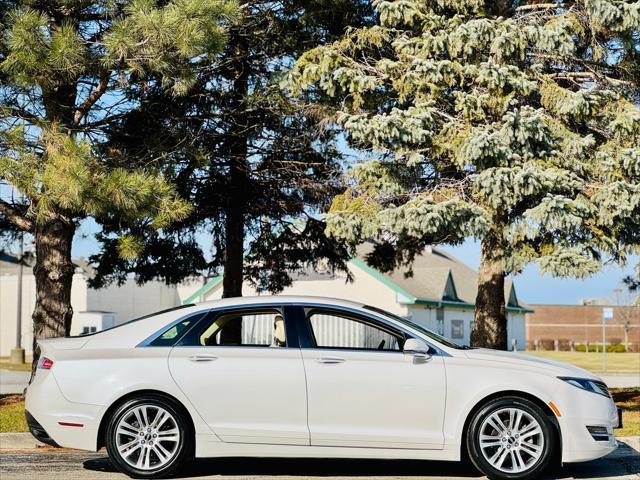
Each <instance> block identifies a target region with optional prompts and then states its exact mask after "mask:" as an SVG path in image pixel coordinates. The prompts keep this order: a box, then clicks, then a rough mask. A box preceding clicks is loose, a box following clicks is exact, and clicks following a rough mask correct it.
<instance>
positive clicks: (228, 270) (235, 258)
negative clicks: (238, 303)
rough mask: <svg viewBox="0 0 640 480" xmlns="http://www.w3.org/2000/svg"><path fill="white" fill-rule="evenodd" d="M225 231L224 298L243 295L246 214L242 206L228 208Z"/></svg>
mask: <svg viewBox="0 0 640 480" xmlns="http://www.w3.org/2000/svg"><path fill="white" fill-rule="evenodd" d="M225 233H226V235H225V237H226V239H225V249H224V276H223V278H222V298H230V297H241V296H242V281H243V278H244V269H243V261H244V215H243V213H242V210H241V208H240V206H238V207H237V208H234V207H233V206H231V207H230V208H228V209H227V215H226V219H225Z"/></svg>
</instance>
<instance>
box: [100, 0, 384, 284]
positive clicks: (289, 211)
mask: <svg viewBox="0 0 640 480" xmlns="http://www.w3.org/2000/svg"><path fill="white" fill-rule="evenodd" d="M243 12H244V17H243V19H242V21H241V22H240V23H239V24H237V25H235V26H234V27H233V28H232V29H231V30H230V32H229V35H228V39H227V43H226V47H225V50H224V53H223V56H222V59H221V60H220V61H219V62H218V63H217V64H216V65H213V66H212V67H211V68H210V69H208V70H206V71H202V72H201V73H200V74H199V75H198V77H197V81H196V83H195V85H194V86H193V87H192V88H191V90H190V91H189V93H188V94H187V95H185V96H183V97H181V98H180V99H179V100H177V101H173V102H168V101H166V100H165V98H164V96H163V94H162V92H155V91H149V92H148V95H147V96H146V100H145V103H144V105H142V107H141V108H140V109H139V110H138V111H136V112H132V114H131V115H130V116H129V117H128V118H125V119H123V121H122V122H121V124H120V125H119V126H120V129H119V130H114V131H113V132H111V134H110V137H111V139H112V143H111V145H112V147H113V148H116V149H119V150H122V151H125V152H127V155H128V156H130V157H143V158H144V157H146V156H160V155H162V156H164V158H165V162H166V165H167V169H166V171H165V173H166V175H167V176H168V177H170V178H172V181H173V183H174V184H175V185H176V187H177V188H178V190H179V191H180V193H181V195H182V196H184V198H187V199H189V201H190V202H191V203H192V204H193V205H194V209H193V211H192V213H191V215H190V216H189V217H188V218H187V219H185V220H184V221H182V222H180V223H178V224H176V225H175V226H174V227H173V228H171V229H166V230H163V231H162V232H158V233H157V234H154V235H148V236H145V237H144V241H143V242H142V243H141V244H140V246H141V249H142V250H141V251H142V254H141V255H140V256H139V257H138V258H137V259H135V260H132V261H123V260H122V259H119V258H118V256H117V255H115V251H116V248H117V244H116V243H115V240H114V235H117V234H118V233H119V232H120V231H121V229H122V228H123V225H122V224H115V223H114V224H113V225H112V229H111V230H110V231H105V232H104V234H103V235H101V241H102V244H103V249H102V252H101V253H100V255H97V256H96V257H93V260H94V261H95V262H97V264H98V267H97V272H98V275H97V276H96V278H95V282H94V284H95V285H97V286H101V285H104V284H105V283H107V282H110V281H114V280H116V281H121V280H123V279H124V278H126V275H127V274H128V273H130V272H134V273H135V275H136V278H137V279H138V280H139V281H140V282H144V281H147V280H150V279H153V278H156V277H162V278H164V279H165V280H166V281H168V282H172V283H175V282H178V281H180V280H182V279H183V278H185V277H189V276H192V275H193V274H194V273H195V272H205V273H209V274H214V273H219V272H221V271H222V272H224V277H223V296H224V297H233V296H240V295H242V284H243V281H244V280H249V281H250V282H252V283H253V284H255V285H257V286H258V287H259V288H261V289H264V290H268V291H271V292H277V291H280V290H282V289H283V288H284V287H286V286H287V285H289V284H290V283H291V277H290V274H291V272H292V271H296V270H300V269H303V268H306V267H312V266H314V265H315V264H316V263H317V262H318V261H321V260H322V261H327V262H328V263H329V264H330V265H332V266H333V267H334V268H336V269H345V268H346V261H347V260H348V258H349V255H348V251H347V250H346V248H345V247H344V246H342V245H341V244H340V243H338V242H335V241H332V240H330V239H328V238H327V237H326V236H325V235H324V229H325V224H324V222H322V221H321V220H319V219H318V218H317V215H316V213H317V212H319V211H321V210H324V209H325V208H328V206H329V204H330V198H331V197H332V195H333V194H334V193H337V192H339V170H340V164H339V161H340V159H341V157H340V154H339V152H338V151H337V148H336V145H335V139H334V136H333V135H332V132H331V131H328V132H327V131H322V130H320V129H318V128H317V123H318V122H317V119H316V118H314V115H315V112H313V111H305V110H302V109H300V108H299V107H298V105H296V104H295V103H293V102H292V100H291V99H290V98H289V97H287V96H286V95H284V93H283V92H282V90H281V89H280V88H279V86H278V82H279V78H280V77H281V75H282V72H283V71H285V69H287V68H289V67H290V66H291V62H292V59H293V58H295V57H297V56H298V55H299V54H301V53H302V52H303V51H305V50H306V49H308V48H311V47H313V46H317V45H319V44H323V43H326V42H328V41H331V40H334V39H336V38H339V36H340V35H342V34H343V33H344V31H345V28H346V27H347V26H350V25H351V26H362V25H363V24H365V22H370V21H371V18H372V17H371V10H370V7H369V6H368V4H367V2H365V1H361V0H350V1H342V0H340V1H336V0H311V1H303V2H292V1H285V2H280V3H279V4H274V3H273V2H268V1H254V2H245V3H244V4H243ZM141 119H144V120H143V123H142V124H141V121H140V120H141ZM141 125H142V126H141ZM158 129H162V130H163V131H164V132H165V135H164V137H163V139H162V141H158V142H156V141H154V139H155V134H154V132H156V131H157V130H158ZM129 233H130V234H131V235H133V236H137V237H141V236H140V235H139V234H138V233H137V232H135V231H134V230H131V229H129ZM203 238H207V239H208V238H210V239H211V245H203ZM208 251H210V252H211V256H209V255H208Z"/></svg>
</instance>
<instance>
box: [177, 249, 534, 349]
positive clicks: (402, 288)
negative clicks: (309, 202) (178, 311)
mask: <svg viewBox="0 0 640 480" xmlns="http://www.w3.org/2000/svg"><path fill="white" fill-rule="evenodd" d="M367 248H370V247H367V246H363V247H362V248H360V249H359V251H358V256H357V257H356V258H353V259H352V260H351V261H350V262H349V271H350V273H351V274H352V276H353V278H354V281H353V282H350V283H348V282H346V275H345V274H344V273H337V272H333V271H330V270H325V271H324V272H315V271H308V272H303V273H301V274H297V275H296V276H295V277H294V279H293V284H292V285H291V286H290V287H288V288H286V289H285V290H284V291H283V292H282V293H283V294H287V295H318V296H326V297H337V298H346V299H350V300H354V301H358V302H362V303H364V304H368V305H373V306H376V307H380V308H383V309H385V310H387V311H389V312H392V313H395V314H397V315H401V316H405V317H407V318H410V319H411V320H413V321H414V322H417V323H419V324H420V325H423V326H425V327H427V328H429V329H431V330H433V331H435V332H437V333H440V334H441V335H444V336H446V337H448V338H450V339H452V340H454V341H456V342H458V343H461V344H464V345H468V344H469V337H470V333H471V325H472V322H473V316H474V310H475V298H476V292H477V288H478V287H477V276H478V274H477V272H476V271H475V270H473V269H471V268H469V267H468V266H466V265H464V264H463V263H461V262H460V261H459V260H457V259H456V258H454V257H453V256H452V255H450V254H448V253H447V252H445V251H443V250H441V249H439V248H435V247H434V248H429V249H427V250H425V252H424V253H423V254H422V255H420V256H418V257H416V259H415V262H414V264H413V276H411V277H409V278H407V277H406V276H405V272H404V270H403V269H398V270H396V271H394V272H391V273H389V274H385V273H380V272H378V271H377V270H375V269H373V268H371V267H369V266H368V265H367V264H366V263H365V262H364V260H363V258H364V255H365V254H366V252H367ZM184 290H185V291H188V290H187V289H186V288H185V289H184ZM243 293H244V295H247V296H248V295H259V294H260V292H258V291H256V289H255V288H254V287H252V286H251V285H249V284H248V283H246V282H245V284H244V285H243ZM504 293H505V301H506V304H507V308H506V310H507V322H508V323H507V327H508V328H507V330H508V332H507V334H508V346H509V348H511V345H512V341H513V340H515V341H516V345H517V347H516V348H517V349H524V348H525V345H526V338H525V313H527V312H532V310H530V309H528V308H527V307H526V306H523V305H522V304H520V303H519V301H518V297H517V295H516V291H515V287H514V285H513V283H512V282H511V280H509V279H507V280H506V282H505V292H504ZM221 296H222V277H221V276H219V277H215V278H213V279H211V280H209V281H208V282H207V283H206V284H205V285H204V286H202V287H201V288H199V289H196V288H195V287H194V288H193V290H192V291H191V293H190V294H189V295H188V296H186V297H185V298H184V300H183V302H184V303H189V302H198V301H205V300H215V299H219V298H221Z"/></svg>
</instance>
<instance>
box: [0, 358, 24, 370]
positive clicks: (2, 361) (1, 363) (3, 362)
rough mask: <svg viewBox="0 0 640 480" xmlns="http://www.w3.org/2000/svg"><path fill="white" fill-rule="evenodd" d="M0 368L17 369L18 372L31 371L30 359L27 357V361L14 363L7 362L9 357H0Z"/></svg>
mask: <svg viewBox="0 0 640 480" xmlns="http://www.w3.org/2000/svg"><path fill="white" fill-rule="evenodd" d="M0 369H4V370H17V371H20V372H30V371H31V359H30V358H28V359H27V363H22V364H14V363H9V357H0Z"/></svg>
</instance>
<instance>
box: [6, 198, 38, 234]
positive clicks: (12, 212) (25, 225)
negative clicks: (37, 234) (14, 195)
mask: <svg viewBox="0 0 640 480" xmlns="http://www.w3.org/2000/svg"><path fill="white" fill-rule="evenodd" d="M0 213H2V214H4V216H6V217H7V218H8V219H9V220H10V221H11V222H12V223H13V224H14V225H15V226H16V227H18V228H19V229H21V230H23V231H25V232H32V231H33V222H32V221H31V220H29V219H28V218H26V217H25V216H24V215H22V214H20V212H18V210H16V209H15V207H14V206H13V205H11V204H10V203H8V202H5V201H4V200H2V199H0Z"/></svg>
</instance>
